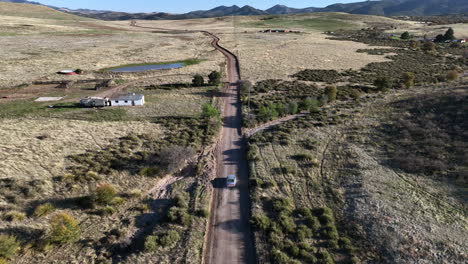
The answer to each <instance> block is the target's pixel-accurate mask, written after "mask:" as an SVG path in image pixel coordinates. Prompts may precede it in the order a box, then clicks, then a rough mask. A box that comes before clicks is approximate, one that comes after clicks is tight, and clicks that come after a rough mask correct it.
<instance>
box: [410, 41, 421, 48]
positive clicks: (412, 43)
mask: <svg viewBox="0 0 468 264" xmlns="http://www.w3.org/2000/svg"><path fill="white" fill-rule="evenodd" d="M420 46H421V43H420V42H419V41H416V40H412V41H410V42H409V47H410V48H412V49H418V48H419V47H420Z"/></svg>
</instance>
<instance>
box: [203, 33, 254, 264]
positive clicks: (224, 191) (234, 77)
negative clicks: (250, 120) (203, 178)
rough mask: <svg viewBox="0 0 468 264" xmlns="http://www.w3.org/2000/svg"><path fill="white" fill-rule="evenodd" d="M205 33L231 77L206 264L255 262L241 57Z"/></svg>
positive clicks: (217, 154)
mask: <svg viewBox="0 0 468 264" xmlns="http://www.w3.org/2000/svg"><path fill="white" fill-rule="evenodd" d="M204 33H205V34H207V35H209V36H210V37H212V38H213V41H212V43H211V45H212V46H213V47H214V48H216V49H217V50H218V51H220V52H221V53H222V54H223V55H224V56H225V57H226V60H227V73H228V81H229V85H228V87H227V88H226V89H225V95H224V97H223V100H224V102H223V105H224V109H223V111H222V119H223V126H222V128H221V136H220V140H219V141H218V146H217V148H216V153H215V155H216V160H217V170H216V171H217V175H216V176H217V178H216V179H215V180H214V181H213V183H214V184H213V186H214V191H213V197H212V203H211V216H210V221H209V223H208V225H209V226H208V233H207V241H206V246H205V252H204V253H205V254H204V255H205V258H204V262H205V264H230V263H248V264H250V263H255V250H254V245H253V239H252V233H251V231H250V224H249V219H250V197H249V188H248V178H249V176H248V171H247V160H246V158H245V153H246V152H245V144H244V142H243V137H242V112H241V102H240V95H239V87H238V85H237V82H238V81H239V79H240V72H239V61H238V59H237V57H236V56H235V55H234V54H233V53H232V52H230V51H229V50H227V49H225V48H223V47H221V46H220V45H219V38H218V37H217V36H216V35H214V34H212V33H210V32H204ZM229 174H235V175H237V178H238V184H237V187H236V188H232V189H228V188H226V187H225V185H226V184H225V178H226V177H227V176H228V175H229Z"/></svg>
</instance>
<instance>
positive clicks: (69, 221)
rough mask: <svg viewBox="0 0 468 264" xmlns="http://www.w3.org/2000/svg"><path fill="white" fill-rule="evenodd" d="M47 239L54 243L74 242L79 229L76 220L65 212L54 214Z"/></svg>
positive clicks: (79, 232)
mask: <svg viewBox="0 0 468 264" xmlns="http://www.w3.org/2000/svg"><path fill="white" fill-rule="evenodd" d="M51 227H52V229H51V232H50V235H49V241H50V242H52V243H56V244H64V243H71V242H75V241H77V240H78V239H79V238H80V234H81V230H80V227H79V226H78V223H77V222H76V220H75V219H74V218H73V217H72V216H70V215H69V214H67V213H59V214H56V215H55V216H54V217H53V218H52V221H51Z"/></svg>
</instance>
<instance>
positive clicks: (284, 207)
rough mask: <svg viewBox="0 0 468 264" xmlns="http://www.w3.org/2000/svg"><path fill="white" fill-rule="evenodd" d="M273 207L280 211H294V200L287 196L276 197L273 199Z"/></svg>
mask: <svg viewBox="0 0 468 264" xmlns="http://www.w3.org/2000/svg"><path fill="white" fill-rule="evenodd" d="M273 209H274V210H275V211H276V212H278V213H280V212H286V213H287V212H292V209H293V208H292V202H291V200H289V199H286V198H276V199H275V200H274V201H273Z"/></svg>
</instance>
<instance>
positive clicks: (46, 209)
mask: <svg viewBox="0 0 468 264" xmlns="http://www.w3.org/2000/svg"><path fill="white" fill-rule="evenodd" d="M54 211H55V207H54V206H53V205H52V204H51V203H45V204H41V205H39V206H37V207H36V209H34V213H33V215H34V216H35V217H42V216H46V215H48V214H50V213H52V212H54Z"/></svg>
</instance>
